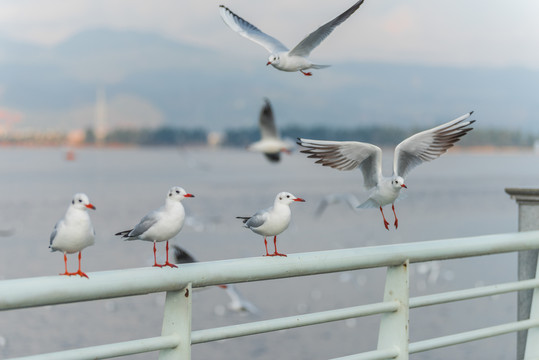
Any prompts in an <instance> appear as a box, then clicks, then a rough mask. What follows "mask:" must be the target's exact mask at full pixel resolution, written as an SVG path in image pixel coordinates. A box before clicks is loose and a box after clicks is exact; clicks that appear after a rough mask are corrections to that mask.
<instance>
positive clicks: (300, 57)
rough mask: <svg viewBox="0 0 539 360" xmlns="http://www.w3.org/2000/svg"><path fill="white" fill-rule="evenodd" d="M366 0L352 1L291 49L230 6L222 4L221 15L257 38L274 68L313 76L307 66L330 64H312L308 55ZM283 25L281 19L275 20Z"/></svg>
mask: <svg viewBox="0 0 539 360" xmlns="http://www.w3.org/2000/svg"><path fill="white" fill-rule="evenodd" d="M363 1H364V0H360V1H358V2H356V3H355V4H354V5H352V6H351V7H350V8H349V9H348V10H346V11H345V12H343V13H342V14H340V15H339V16H337V17H336V18H335V19H333V20H331V21H329V22H328V23H326V24H324V25H322V26H320V27H319V28H318V29H316V30H315V31H313V32H312V33H310V34H309V35H307V36H306V37H305V38H304V39H303V40H302V41H301V42H300V43H299V44H297V45H296V46H295V47H294V48H293V49H292V50H289V49H288V48H287V47H286V46H284V45H283V44H282V43H281V42H280V41H279V40H277V39H275V38H274V37H272V36H270V35H268V34H266V33H264V32H262V31H261V30H260V29H258V28H257V27H256V26H254V25H252V24H250V23H249V22H247V21H246V20H244V19H243V18H241V17H239V16H238V15H236V14H234V13H233V12H232V11H231V10H230V9H229V8H227V7H226V6H224V5H219V12H220V14H221V18H222V19H223V21H224V22H225V24H227V25H228V26H229V27H230V28H231V29H232V30H234V31H235V32H237V33H238V34H240V35H241V36H243V37H245V38H247V39H249V40H251V41H254V42H255V43H257V44H258V45H261V46H262V47H264V48H265V49H266V50H267V51H268V52H269V53H270V56H269V58H268V62H267V63H266V65H272V66H273V67H274V68H276V69H278V70H282V71H289V72H294V71H301V73H303V75H306V76H311V75H312V73H310V72H305V71H303V70H307V69H322V68H326V67H328V66H329V65H317V64H313V63H312V62H311V61H310V60H309V59H307V57H308V56H309V54H310V53H311V51H313V49H314V48H315V47H317V46H318V45H320V43H321V42H322V41H323V40H324V39H325V38H326V37H328V35H329V34H331V32H332V31H333V30H335V28H336V27H337V26H339V25H340V24H342V23H343V22H344V21H345V20H346V19H348V18H349V17H350V15H352V14H353V13H354V12H355V11H356V10H357V9H358V8H359V6H360V5H361V4H363ZM275 24H276V25H277V26H280V24H279V23H278V22H276V23H275Z"/></svg>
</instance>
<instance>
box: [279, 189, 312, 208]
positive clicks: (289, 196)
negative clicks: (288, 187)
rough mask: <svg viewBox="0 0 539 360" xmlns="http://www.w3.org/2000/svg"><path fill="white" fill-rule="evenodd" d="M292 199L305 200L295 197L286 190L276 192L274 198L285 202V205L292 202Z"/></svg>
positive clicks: (282, 202)
mask: <svg viewBox="0 0 539 360" xmlns="http://www.w3.org/2000/svg"><path fill="white" fill-rule="evenodd" d="M294 201H301V202H305V200H303V199H302V198H299V197H296V196H294V195H292V194H290V193H289V192H286V191H283V192H280V193H278V194H277V197H276V198H275V202H278V203H281V204H285V205H289V204H291V203H293V202H294Z"/></svg>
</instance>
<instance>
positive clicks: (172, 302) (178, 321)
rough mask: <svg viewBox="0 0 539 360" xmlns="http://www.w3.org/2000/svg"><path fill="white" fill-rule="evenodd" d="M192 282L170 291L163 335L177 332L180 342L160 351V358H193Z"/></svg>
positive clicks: (174, 359) (171, 359)
mask: <svg viewBox="0 0 539 360" xmlns="http://www.w3.org/2000/svg"><path fill="white" fill-rule="evenodd" d="M191 298H192V289H191V283H189V284H188V285H187V286H186V287H185V288H183V289H181V290H179V291H168V292H167V295H166V300H165V311H164V315H163V330H162V332H161V335H172V334H176V335H178V336H179V338H180V344H179V345H178V346H177V347H175V348H173V349H167V350H161V351H160V352H159V360H191Z"/></svg>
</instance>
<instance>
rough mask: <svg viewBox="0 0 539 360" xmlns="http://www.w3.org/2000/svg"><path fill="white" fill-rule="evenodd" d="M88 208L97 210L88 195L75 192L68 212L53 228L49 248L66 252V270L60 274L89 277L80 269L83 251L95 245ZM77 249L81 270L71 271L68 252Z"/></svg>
mask: <svg viewBox="0 0 539 360" xmlns="http://www.w3.org/2000/svg"><path fill="white" fill-rule="evenodd" d="M87 209H92V210H95V206H93V205H92V204H91V203H90V200H89V199H88V196H86V194H82V193H78V194H75V196H73V200H71V205H69V207H68V208H67V211H66V214H65V215H64V217H63V218H62V219H60V220H59V221H58V222H57V223H56V225H55V226H54V230H52V233H51V240H50V245H49V248H50V249H51V251H63V252H64V265H65V272H64V273H63V274H60V275H68V276H71V275H80V276H84V277H85V278H88V275H86V274H85V273H83V272H82V270H81V269H80V260H81V251H82V249H84V248H85V247H88V246H90V245H93V244H94V239H95V231H94V228H93V227H92V222H91V221H90V215H88V211H87ZM77 251H78V252H79V270H78V271H77V272H72V273H70V272H68V271H67V254H73V253H76V252H77Z"/></svg>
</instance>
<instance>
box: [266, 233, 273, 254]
mask: <svg viewBox="0 0 539 360" xmlns="http://www.w3.org/2000/svg"><path fill="white" fill-rule="evenodd" d="M264 245H266V255H265V256H273V255H270V253H269V252H268V241H267V240H266V237H265V236H264Z"/></svg>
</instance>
